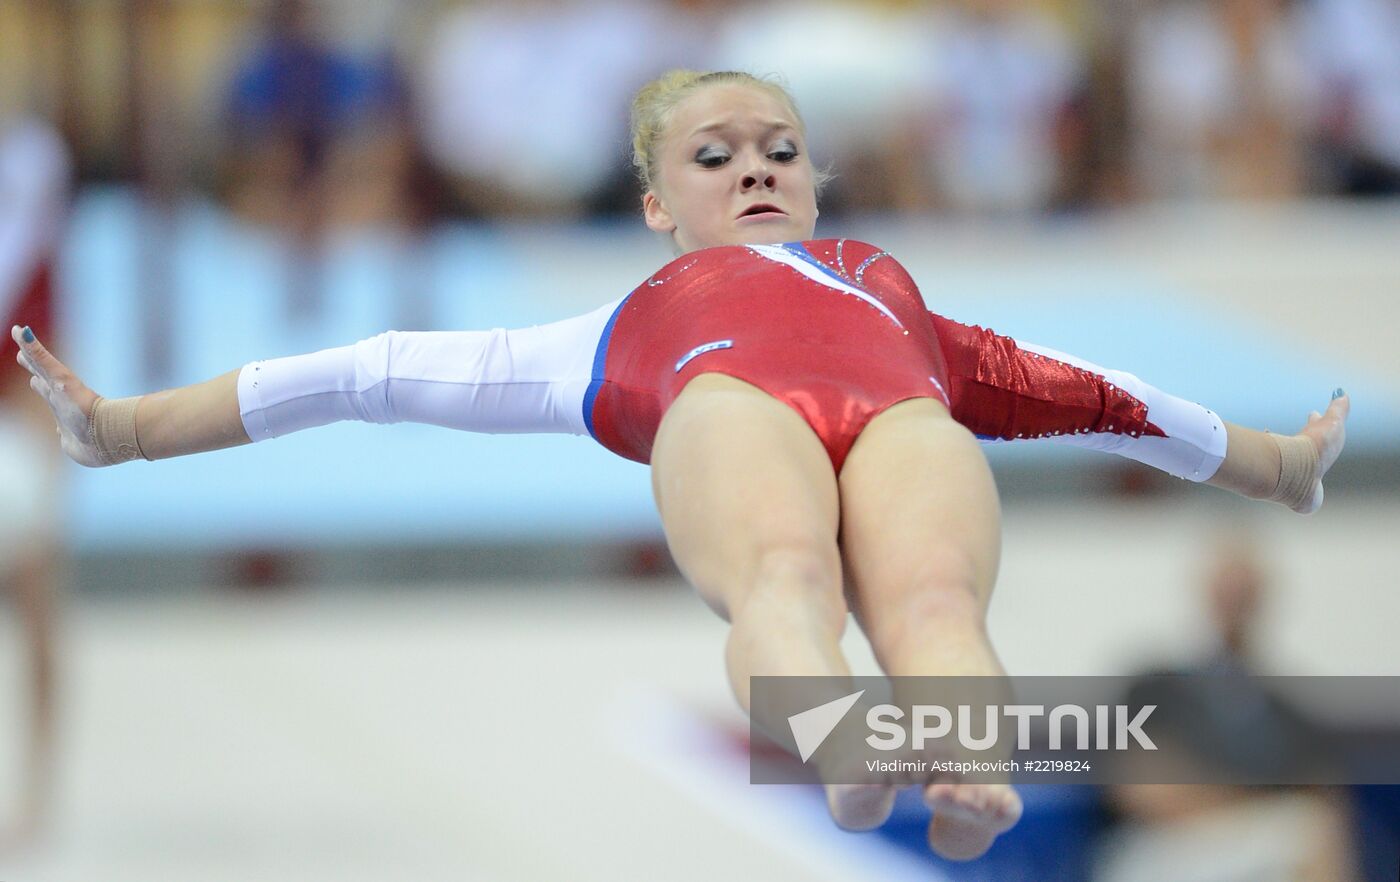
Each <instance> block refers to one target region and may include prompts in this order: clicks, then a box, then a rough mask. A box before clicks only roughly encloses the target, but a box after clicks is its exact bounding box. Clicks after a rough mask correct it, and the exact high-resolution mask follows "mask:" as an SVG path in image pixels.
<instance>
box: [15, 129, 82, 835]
mask: <svg viewBox="0 0 1400 882" xmlns="http://www.w3.org/2000/svg"><path fill="white" fill-rule="evenodd" d="M67 197H68V154H67V151H66V149H65V148H64V146H63V143H62V141H61V140H60V138H59V137H58V135H57V134H56V133H55V132H54V131H53V130H52V129H50V128H49V127H48V126H46V125H45V124H43V123H41V122H39V121H38V120H35V119H28V118H21V119H15V120H12V121H10V122H9V123H8V124H7V123H6V121H4V120H0V315H4V316H8V317H11V320H12V321H18V320H21V319H22V320H23V321H26V322H29V323H31V324H34V323H37V324H39V325H41V326H43V327H44V328H45V329H46V330H47V329H49V328H51V327H52V326H53V318H54V314H53V313H54V311H53V275H54V267H53V262H54V260H53V259H54V250H55V248H56V245H57V241H56V240H57V238H58V234H59V230H60V226H61V223H62V220H63V216H64V211H65V208H66V205H67ZM28 381H29V375H28V374H27V373H26V372H25V371H23V370H20V369H18V366H17V365H16V364H15V363H14V362H12V361H11V360H9V359H5V360H4V362H3V363H0V590H3V593H4V594H6V595H8V597H9V599H10V600H11V601H12V604H13V609H14V610H15V611H16V613H17V614H18V620H19V623H20V627H21V630H22V632H23V646H24V653H25V656H26V658H25V662H26V665H27V675H26V678H25V682H26V686H25V692H26V694H27V697H26V702H27V707H25V708H24V711H23V713H19V714H14V713H10V714H6V718H7V719H11V720H15V721H18V722H19V723H20V724H21V725H23V726H24V727H25V729H26V731H25V733H24V737H23V738H22V739H21V741H20V743H21V744H23V745H24V747H23V749H22V756H21V757H19V758H18V759H16V758H11V757H6V758H5V760H4V761H5V762H10V763H14V762H19V763H22V764H23V765H22V773H21V774H20V775H19V776H18V777H17V778H14V779H7V780H18V781H20V789H19V792H18V793H13V794H11V793H7V794H5V796H6V797H9V798H17V805H18V808H17V812H16V814H15V815H14V816H12V817H9V818H3V817H0V847H3V846H4V845H5V840H14V839H20V840H23V839H25V838H27V837H29V836H30V835H32V834H34V833H37V832H38V831H39V829H40V827H41V825H42V823H43V820H44V816H45V814H46V808H47V804H48V801H49V795H50V790H51V783H50V779H51V777H52V762H53V753H54V726H55V724H54V715H55V676H56V675H55V670H54V668H55V659H54V654H55V646H54V628H55V622H54V616H55V602H56V595H57V583H58V579H59V576H60V572H61V564H60V548H61V545H62V542H61V538H60V535H59V517H58V514H59V513H58V505H59V499H60V495H61V494H60V493H59V489H58V478H59V474H60V466H61V464H62V457H61V456H55V455H54V450H53V437H54V436H53V419H52V416H51V414H50V413H49V412H48V408H46V407H43V406H38V407H36V404H41V403H39V402H35V401H34V396H33V395H30V394H29V393H28V391H27V388H26V387H27V386H28Z"/></svg>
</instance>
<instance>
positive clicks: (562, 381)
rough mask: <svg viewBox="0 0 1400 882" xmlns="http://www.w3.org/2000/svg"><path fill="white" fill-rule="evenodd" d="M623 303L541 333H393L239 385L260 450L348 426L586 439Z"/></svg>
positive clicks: (270, 366)
mask: <svg viewBox="0 0 1400 882" xmlns="http://www.w3.org/2000/svg"><path fill="white" fill-rule="evenodd" d="M618 302H619V301H614V302H612V303H610V304H607V305H605V306H602V307H600V308H598V309H596V310H594V311H593V312H590V313H588V314H587V315H582V316H579V317H577V318H572V319H567V320H565V321H560V322H553V323H551V324H547V325H539V326H536V327H532V328H522V329H519V330H505V329H502V328H497V329H495V330H491V331H430V332H405V331H389V332H387V333H384V334H380V335H378V336H376V337H371V338H369V339H367V340H361V341H360V342H359V343H356V344H354V345H351V346H342V347H338V348H335V349H325V350H322V351H320V352H314V353H311V354H309V355H298V356H292V357H290V358H277V359H270V360H267V361H257V362H252V363H251V364H248V365H245V366H244V367H243V369H242V370H241V371H240V372H239V375H238V409H239V414H240V415H241V417H242V419H243V427H244V429H245V430H246V431H247V433H248V437H249V438H251V439H253V440H254V441H262V440H266V439H268V438H276V437H279V436H281V435H286V434H288V433H290V432H296V431H300V430H301V429H308V428H311V427H313V426H321V425H326V424H327V423H333V422H337V421H340V420H360V421H363V422H371V423H398V422H416V423H429V424H432V425H437V426H446V427H447V428H451V429H462V430H465V431H471V432H495V433H524V432H558V433H568V434H575V435H581V434H586V433H587V431H588V429H587V425H586V423H585V421H584V414H583V402H584V396H585V394H586V393H587V391H588V386H589V383H590V382H591V381H592V379H593V370H594V362H595V360H596V357H597V355H598V348H599V341H600V339H601V338H602V336H603V332H604V329H605V328H606V326H607V323H608V319H609V318H610V317H611V316H612V314H613V312H614V310H615V309H616V307H617V304H618Z"/></svg>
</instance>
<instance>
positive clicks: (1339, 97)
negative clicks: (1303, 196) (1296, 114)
mask: <svg viewBox="0 0 1400 882" xmlns="http://www.w3.org/2000/svg"><path fill="white" fill-rule="evenodd" d="M1300 20H1301V28H1300V30H1301V33H1302V35H1303V38H1304V47H1305V56H1306V59H1307V62H1308V67H1309V72H1310V74H1311V76H1312V78H1313V82H1314V88H1315V91H1316V94H1317V99H1318V108H1317V122H1316V127H1317V134H1318V140H1319V142H1320V145H1321V147H1322V150H1323V153H1324V156H1323V159H1324V161H1325V163H1326V165H1327V166H1328V169H1327V170H1328V171H1329V172H1330V177H1331V178H1332V180H1331V181H1330V182H1329V183H1332V184H1333V185H1334V186H1335V187H1336V188H1337V189H1338V190H1340V192H1342V193H1344V194H1346V195H1354V196H1369V195H1395V194H1400V2H1397V0H1310V2H1308V3H1307V5H1306V6H1305V7H1304V9H1303V12H1302V14H1301V15H1300Z"/></svg>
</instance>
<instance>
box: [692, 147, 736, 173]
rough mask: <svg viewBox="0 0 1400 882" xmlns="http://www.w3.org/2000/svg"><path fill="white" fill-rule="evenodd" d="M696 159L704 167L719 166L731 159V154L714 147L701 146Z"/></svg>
mask: <svg viewBox="0 0 1400 882" xmlns="http://www.w3.org/2000/svg"><path fill="white" fill-rule="evenodd" d="M695 161H696V163H698V164H699V165H700V166H701V167H702V168H719V167H720V166H722V165H724V164H725V163H726V162H728V161H729V154H728V153H725V152H724V151H723V150H719V149H716V148H714V147H701V148H700V152H699V153H696V154H695Z"/></svg>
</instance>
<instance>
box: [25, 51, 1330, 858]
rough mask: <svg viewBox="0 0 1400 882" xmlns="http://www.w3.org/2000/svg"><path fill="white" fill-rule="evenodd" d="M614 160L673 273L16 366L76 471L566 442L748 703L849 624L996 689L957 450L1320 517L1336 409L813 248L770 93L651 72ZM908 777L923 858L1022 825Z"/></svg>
mask: <svg viewBox="0 0 1400 882" xmlns="http://www.w3.org/2000/svg"><path fill="white" fill-rule="evenodd" d="M633 147H634V151H635V156H634V160H635V163H636V165H637V167H638V170H639V173H640V176H641V178H642V181H643V187H644V191H645V192H644V195H643V196H642V207H643V213H644V217H645V221H646V224H647V226H648V227H650V228H651V229H652V230H654V231H656V232H658V233H660V234H663V235H664V236H665V237H666V238H668V239H669V240H670V242H671V244H672V245H673V246H674V249H675V251H676V252H677V254H679V255H680V256H679V257H678V258H677V259H676V260H674V261H672V262H671V263H669V264H667V265H666V266H665V267H663V268H662V269H661V270H659V271H658V272H657V273H656V274H655V275H654V276H652V277H651V278H649V279H647V280H646V281H645V282H643V283H642V284H641V285H639V286H638V287H637V288H636V289H635V290H634V291H633V292H632V293H630V294H629V295H627V296H626V297H623V298H621V299H620V300H616V301H614V302H612V303H609V304H606V305H604V306H602V307H600V308H599V309H597V310H595V311H594V312H591V313H589V314H587V315H584V316H580V317H577V318H573V319H569V320H566V321H561V322H556V323H554V324H549V325H543V326H539V327H533V328H525V329H520V330H510V331H507V330H502V329H496V330H493V331H484V332H428V333H401V332H389V333H386V334H381V335H379V336H377V337H373V338H371V339H368V340H364V341H361V342H359V343H357V344H354V345H352V346H346V347H341V348H338V349H329V350H324V351H322V352H317V353H313V354H310V355H303V356H296V357H292V358H282V359H274V360H269V361H262V362H254V363H252V364H249V365H246V366H244V367H242V368H240V369H238V370H235V371H231V372H229V373H227V374H224V375H223V376H221V377H218V378H215V379H213V380H210V381H208V382H205V383H202V384H198V385H194V386H186V387H182V388H178V389H173V390H168V391H164V392H158V393H154V394H150V395H144V396H140V397H134V398H126V399H120V400H115V401H110V400H106V399H103V398H101V397H99V396H98V395H97V394H96V393H94V392H93V391H92V390H91V389H89V388H88V387H87V386H86V385H84V384H83V382H82V381H81V380H80V379H78V377H77V376H75V375H74V374H73V372H72V371H70V370H69V369H68V368H67V367H65V366H64V365H63V364H62V363H61V362H59V361H58V360H57V359H56V358H55V357H54V356H53V355H52V354H51V353H49V352H48V351H46V350H45V349H44V347H43V346H42V345H41V343H40V342H39V341H38V340H37V339H34V337H33V335H32V334H30V333H29V332H28V330H27V329H23V328H18V327H17V328H15V329H14V330H13V332H12V334H13V336H14V338H15V340H16V342H17V343H19V344H20V353H19V356H18V358H19V361H20V363H21V364H23V365H24V366H25V367H26V368H27V369H28V370H29V371H30V373H31V374H33V377H32V379H31V381H30V383H31V385H32V387H33V389H34V390H35V391H36V392H38V393H39V394H40V395H42V396H43V397H44V399H45V400H46V401H47V402H48V404H49V406H50V407H51V408H52V410H53V412H54V414H55V417H56V419H57V422H58V431H59V434H60V436H61V444H62V447H63V449H64V451H65V452H66V453H67V454H68V455H69V456H70V457H71V458H73V459H74V460H76V461H77V462H79V463H81V464H83V465H87V466H101V465H111V464H115V463H118V462H124V461H127V460H131V459H136V458H138V457H144V458H146V459H152V460H154V459H163V458H166V457H173V456H181V455H185V454H191V453H196V452H200V451H205V450H215V449H219V448H224V447H230V446H233V445H237V444H246V443H248V442H250V441H261V440H264V439H267V438H273V437H277V436H280V435H284V434H286V433H288V432H293V431H297V430H300V429H305V428H309V427H311V426H316V425H323V424H325V423H329V422H333V421H336V420H344V419H356V420H364V421H369V422H377V423H392V422H399V421H413V422H425V423H432V424H436V425H443V426H448V427H452V428H457V429H465V430H470V431H480V432H571V433H574V434H589V435H592V436H593V437H594V438H595V439H597V440H598V441H599V442H601V443H602V444H603V445H605V446H606V447H607V448H609V449H610V450H613V451H614V452H616V453H619V454H621V455H622V456H626V457H629V458H631V459H635V460H638V461H641V462H649V463H650V464H651V467H652V485H653V489H654V492H655V497H656V504H657V508H658V510H659V512H660V516H661V522H662V525H663V527H664V529H665V533H666V539H667V542H668V544H669V547H670V550H671V553H672V554H673V555H674V557H675V560H676V563H677V564H678V565H679V567H680V569H681V571H682V573H683V574H684V575H685V577H686V578H687V579H688V580H689V581H690V583H691V584H692V585H694V586H695V589H696V590H697V591H698V592H699V594H700V596H701V597H702V598H703V599H704V600H705V602H706V603H708V604H709V605H710V606H711V607H712V608H713V609H714V610H715V611H716V612H717V613H718V614H719V615H721V616H722V617H724V618H725V619H726V620H727V621H728V622H729V623H730V630H729V635H728V640H727V644H726V650H725V660H726V663H727V668H728V673H729V677H730V681H731V684H732V687H733V689H734V692H735V695H736V696H737V698H738V700H739V703H740V704H741V705H742V706H743V707H744V708H745V710H746V711H747V710H749V678H750V677H752V676H758V675H824V676H849V673H850V671H849V668H848V667H847V663H846V661H845V659H844V658H843V657H842V654H841V650H840V648H839V645H838V641H839V639H840V637H841V634H842V632H843V630H844V628H845V625H846V620H847V615H848V612H853V613H854V614H855V617H856V620H857V622H858V623H859V624H860V626H861V627H862V629H863V630H864V632H865V634H866V635H867V636H868V637H869V639H870V641H871V644H872V647H873V649H874V651H875V655H876V657H877V659H878V660H879V662H880V664H881V666H882V667H883V668H884V670H885V671H886V672H887V673H889V674H890V675H895V676H906V675H921V676H928V675H996V674H1001V673H1002V668H1001V665H1000V663H999V662H998V660H997V656H996V654H995V653H994V651H993V650H992V647H991V646H990V645H989V643H988V639H987V632H986V628H985V618H986V611H987V605H988V601H989V600H990V597H991V592H992V585H993V583H994V581H995V578H996V572H997V565H998V558H999V554H1000V523H999V517H1000V514H999V507H998V500H997V493H996V488H995V486H994V484H993V481H992V475H991V472H990V470H989V469H988V466H987V462H986V459H985V458H984V456H983V454H982V451H981V449H980V448H979V445H978V438H979V436H980V437H981V438H982V439H983V440H987V441H994V442H1002V443H1006V442H1009V443H1019V442H1023V441H1030V440H1032V439H1037V438H1048V439H1050V440H1052V441H1058V442H1063V443H1070V444H1076V445H1079V446H1085V447H1090V448H1094V449H1101V450H1108V451H1112V452H1115V453H1119V454H1121V455H1125V456H1129V457H1132V458H1134V459H1137V460H1140V461H1142V462H1146V463H1149V464H1151V465H1154V466H1156V467H1158V468H1161V469H1163V470H1165V471H1167V472H1170V473H1171V474H1174V475H1178V476H1181V477H1184V478H1189V479H1192V480H1195V481H1201V482H1206V483H1210V484H1214V485H1216V486H1219V487H1224V488H1226V489H1229V490H1232V491H1234V492H1236V493H1240V494H1242V495H1244V496H1247V497H1251V498H1256V499H1272V500H1275V501H1279V502H1282V503H1284V504H1286V505H1288V506H1290V507H1292V508H1293V509H1295V510H1297V511H1300V512H1308V511H1312V510H1315V509H1316V508H1317V507H1318V506H1319V505H1321V502H1322V483H1321V479H1322V476H1323V474H1324V473H1325V472H1326V471H1327V469H1328V467H1329V466H1330V465H1331V464H1332V463H1333V461H1335V459H1336V458H1337V455H1338V454H1339V453H1340V451H1341V448H1342V444H1343V442H1344V424H1345V419H1346V415H1347V411H1348V407H1349V402H1348V399H1347V398H1346V397H1345V396H1344V395H1342V394H1341V392H1340V390H1338V393H1337V395H1336V396H1334V400H1333V402H1332V403H1331V404H1330V405H1329V407H1328V409H1327V411H1326V413H1325V414H1317V413H1314V414H1313V415H1312V416H1311V418H1310V419H1309V420H1308V422H1307V425H1306V426H1305V427H1304V428H1303V430H1302V431H1301V433H1299V434H1298V435H1294V436H1277V435H1271V434H1267V433H1264V432H1256V431H1253V430H1250V429H1246V428H1242V427H1240V426H1235V425H1232V424H1229V423H1224V422H1222V421H1221V420H1220V419H1219V417H1217V416H1216V415H1215V414H1214V413H1212V412H1210V411H1208V410H1206V409H1204V408H1202V407H1199V406H1197V405H1194V404H1191V403H1189V402H1185V401H1182V400H1180V399H1176V398H1173V397H1171V396H1169V395H1166V394H1164V393H1162V392H1160V391H1158V390H1157V389H1154V388H1153V387H1151V386H1149V385H1147V384H1146V383H1143V382H1142V381H1140V380H1138V379H1137V378H1136V377H1133V376H1131V375H1129V374H1124V373H1120V372H1116V371H1108V370H1104V369H1102V368H1098V367H1096V366H1094V365H1091V364H1089V363H1087V362H1084V361H1082V360H1080V359H1076V358H1073V357H1071V356H1067V355H1063V354H1060V353H1056V352H1054V351H1052V350H1048V349H1044V348H1041V347H1037V346H1032V345H1030V344H1024V343H1019V342H1017V341H1015V340H1011V339H1009V338H1006V337H999V336H997V335H996V334H993V333H992V332H990V331H986V330H983V329H980V328H975V327H968V326H964V325H959V324H957V323H954V322H951V321H948V320H946V319H943V318H941V317H939V316H937V315H933V314H931V313H929V312H928V311H926V309H925V307H924V304H923V301H922V298H921V297H920V295H919V292H918V289H917V288H916V287H915V285H914V283H913V281H912V280H911V279H910V278H909V277H908V275H906V274H905V272H904V270H903V268H902V267H901V266H900V265H899V264H898V263H897V262H896V261H895V259H894V258H892V257H890V256H889V255H888V254H886V253H885V252H882V251H880V250H879V249H877V248H874V247H872V246H870V245H866V244H863V243H860V242H855V241H851V240H829V239H828V240H815V241H814V240H813V239H812V237H813V234H814V226H815V223H816V218H817V189H818V184H819V183H820V180H821V175H820V173H819V172H818V171H817V170H816V169H815V168H814V167H813V165H812V162H811V160H810V159H809V158H808V156H807V153H806V150H805V133H804V129H803V124H802V120H801V118H800V117H799V116H798V113H797V110H796V108H795V106H794V104H793V101H792V99H791V98H790V96H789V95H788V94H787V93H786V91H785V90H783V89H782V88H781V87H780V86H778V85H775V84H773V83H771V82H768V81H765V80H761V79H757V78H754V77H752V76H749V75H747V74H741V73H732V72H720V73H708V74H700V73H695V72H689V71H673V72H671V73H669V74H667V75H665V76H663V77H661V78H660V79H658V80H657V81H655V82H653V83H651V84H649V85H648V86H646V87H645V88H644V89H642V91H641V92H640V93H639V94H638V95H637V98H636V101H635V103H634V106H633ZM843 570H844V572H843ZM843 576H844V578H843ZM922 783H923V786H924V796H925V799H926V801H927V802H928V804H929V805H930V806H931V807H932V808H933V810H934V816H933V820H932V822H931V824H930V827H929V832H928V838H929V843H930V845H931V846H932V847H933V849H934V850H935V851H937V852H938V853H940V854H942V855H944V856H946V857H950V858H954V859H970V858H974V857H976V856H978V855H980V854H982V853H983V852H985V851H986V850H987V849H988V848H989V847H990V846H991V844H992V842H993V840H994V839H995V837H996V836H997V835H999V834H1000V833H1002V832H1004V831H1005V830H1007V829H1009V828H1010V827H1011V826H1012V825H1014V824H1015V823H1016V821H1017V820H1018V818H1019V817H1020V814H1021V802H1020V799H1019V797H1018V796H1017V795H1016V793H1015V791H1014V790H1012V789H1011V788H1010V787H1009V786H1006V785H1004V784H980V785H973V784H968V783H963V782H950V781H944V780H938V781H928V782H922ZM894 796H895V788H894V787H893V786H892V785H882V784H872V785H841V786H834V785H828V787H827V797H828V805H829V807H830V810H831V814H832V816H833V818H834V819H835V820H836V822H837V823H838V824H839V825H840V826H842V827H844V828H847V829H869V828H872V827H875V826H878V825H879V824H881V823H883V822H884V820H885V819H886V818H887V817H888V815H889V813H890V810H891V807H892V805H893V801H894Z"/></svg>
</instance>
